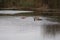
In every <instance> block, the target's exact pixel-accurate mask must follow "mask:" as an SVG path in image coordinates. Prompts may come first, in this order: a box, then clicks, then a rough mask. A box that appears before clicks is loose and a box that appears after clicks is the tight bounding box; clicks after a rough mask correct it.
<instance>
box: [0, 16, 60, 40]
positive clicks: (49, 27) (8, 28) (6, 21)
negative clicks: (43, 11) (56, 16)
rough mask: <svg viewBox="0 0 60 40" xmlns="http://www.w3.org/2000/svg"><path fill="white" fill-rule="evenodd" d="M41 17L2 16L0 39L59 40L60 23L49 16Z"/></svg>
mask: <svg viewBox="0 0 60 40" xmlns="http://www.w3.org/2000/svg"><path fill="white" fill-rule="evenodd" d="M40 19H42V20H39V21H38V20H37V21H34V19H33V17H26V18H24V19H21V16H0V40H59V39H60V38H59V37H60V34H59V32H60V23H59V22H57V21H55V22H53V21H50V20H51V18H49V17H48V18H47V17H42V16H41V17H40ZM47 19H49V20H47Z"/></svg>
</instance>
